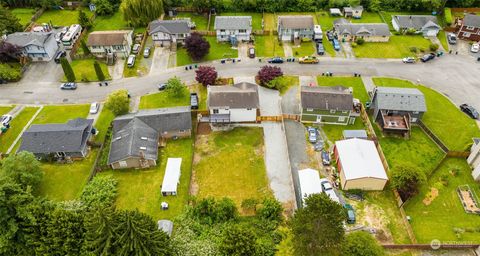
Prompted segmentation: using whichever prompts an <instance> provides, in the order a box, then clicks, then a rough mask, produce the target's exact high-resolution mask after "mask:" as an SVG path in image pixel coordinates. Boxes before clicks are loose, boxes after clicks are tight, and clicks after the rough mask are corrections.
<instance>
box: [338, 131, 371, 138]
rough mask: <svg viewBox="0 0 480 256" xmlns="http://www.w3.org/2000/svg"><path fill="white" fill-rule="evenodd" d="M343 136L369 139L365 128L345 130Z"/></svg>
mask: <svg viewBox="0 0 480 256" xmlns="http://www.w3.org/2000/svg"><path fill="white" fill-rule="evenodd" d="M343 138H344V139H351V138H359V139H368V135H367V131H365V130H343Z"/></svg>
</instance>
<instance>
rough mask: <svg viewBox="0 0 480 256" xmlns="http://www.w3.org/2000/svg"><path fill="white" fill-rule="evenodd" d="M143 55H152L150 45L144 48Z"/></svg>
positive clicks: (145, 56) (146, 56)
mask: <svg viewBox="0 0 480 256" xmlns="http://www.w3.org/2000/svg"><path fill="white" fill-rule="evenodd" d="M143 57H144V58H148V57H150V47H145V50H143Z"/></svg>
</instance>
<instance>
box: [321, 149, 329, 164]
mask: <svg viewBox="0 0 480 256" xmlns="http://www.w3.org/2000/svg"><path fill="white" fill-rule="evenodd" d="M322 163H323V165H330V154H329V153H328V151H326V150H323V151H322Z"/></svg>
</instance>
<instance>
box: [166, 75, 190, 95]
mask: <svg viewBox="0 0 480 256" xmlns="http://www.w3.org/2000/svg"><path fill="white" fill-rule="evenodd" d="M165 90H166V91H167V93H168V94H170V95H172V97H175V98H181V97H183V96H185V93H186V91H187V88H186V87H185V85H184V84H183V83H182V81H181V80H180V79H179V78H177V77H172V78H170V79H168V81H167V87H166V88H165Z"/></svg>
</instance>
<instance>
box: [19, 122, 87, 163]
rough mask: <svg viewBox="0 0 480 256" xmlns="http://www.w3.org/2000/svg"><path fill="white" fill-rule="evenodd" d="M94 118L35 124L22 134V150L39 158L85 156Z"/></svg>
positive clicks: (20, 149)
mask: <svg viewBox="0 0 480 256" xmlns="http://www.w3.org/2000/svg"><path fill="white" fill-rule="evenodd" d="M92 128H93V120H92V119H84V118H77V119H73V120H70V121H68V122H67V123H65V124H34V125H32V126H31V127H30V128H28V130H26V131H25V132H24V133H23V135H22V144H21V145H20V148H19V149H18V152H20V151H28V152H32V153H33V154H34V155H35V157H37V158H38V159H44V160H46V159H72V158H84V157H86V156H87V153H88V141H89V139H90V137H91V136H92Z"/></svg>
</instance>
